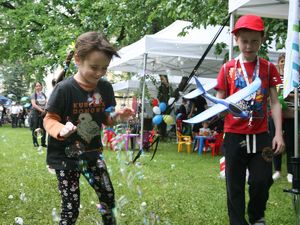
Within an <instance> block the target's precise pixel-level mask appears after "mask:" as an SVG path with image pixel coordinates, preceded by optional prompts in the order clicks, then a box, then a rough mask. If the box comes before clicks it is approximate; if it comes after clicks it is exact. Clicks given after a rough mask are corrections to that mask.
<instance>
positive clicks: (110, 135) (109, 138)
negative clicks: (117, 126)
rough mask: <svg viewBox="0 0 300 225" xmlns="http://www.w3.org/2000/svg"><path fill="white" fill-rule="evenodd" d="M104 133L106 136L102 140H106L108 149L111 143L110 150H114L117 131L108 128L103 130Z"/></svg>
mask: <svg viewBox="0 0 300 225" xmlns="http://www.w3.org/2000/svg"><path fill="white" fill-rule="evenodd" d="M103 134H104V137H103V139H102V142H103V143H104V142H105V145H106V149H107V148H108V145H109V148H110V150H113V146H112V141H113V138H114V137H115V136H116V133H115V132H114V130H113V129H111V128H108V129H106V130H104V131H103Z"/></svg>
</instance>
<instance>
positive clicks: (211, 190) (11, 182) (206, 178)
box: [0, 127, 294, 225]
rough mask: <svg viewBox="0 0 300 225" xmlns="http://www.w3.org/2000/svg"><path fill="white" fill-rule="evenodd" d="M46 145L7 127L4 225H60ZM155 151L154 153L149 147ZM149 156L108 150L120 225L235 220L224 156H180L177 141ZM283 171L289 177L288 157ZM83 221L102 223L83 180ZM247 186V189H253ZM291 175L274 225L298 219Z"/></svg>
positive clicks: (0, 170)
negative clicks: (222, 169) (134, 157)
mask: <svg viewBox="0 0 300 225" xmlns="http://www.w3.org/2000/svg"><path fill="white" fill-rule="evenodd" d="M45 151H46V149H43V151H42V152H39V151H38V150H37V148H34V147H33V145H32V140H31V133H30V130H29V129H28V128H16V129H12V128H10V127H0V181H1V185H0V224H1V225H9V224H15V218H16V217H21V218H22V219H23V221H24V225H25V224H26V225H46V224H57V222H55V219H53V216H52V210H53V208H56V209H57V211H58V212H59V208H60V197H59V194H58V191H57V182H56V177H55V175H52V174H50V173H49V172H48V171H47V169H46V164H45V156H46V153H45ZM150 153H151V154H152V152H150ZM150 153H145V154H144V155H143V156H142V158H141V159H140V160H139V163H137V164H136V165H130V166H128V165H126V162H127V161H128V160H129V157H130V154H129V152H125V151H122V152H113V151H105V159H106V162H107V166H108V168H109V172H110V176H111V179H112V182H113V184H114V187H115V192H116V201H117V210H116V213H117V218H118V224H120V225H125V224H129V225H138V224H145V225H151V224H165V225H188V224H191V225H213V224H216V225H226V224H229V223H228V217H227V207H226V192H225V181H224V180H223V179H220V178H219V177H218V175H219V159H220V157H215V158H212V157H211V155H210V154H207V155H203V156H198V154H196V153H192V154H190V155H188V154H187V153H185V152H182V153H180V154H179V153H177V145H176V143H171V142H168V143H160V144H159V149H158V152H157V154H156V156H155V158H154V160H153V161H150V158H151V155H150ZM283 169H284V171H283V173H284V174H286V166H285V162H284V165H283ZM80 188H81V209H80V215H79V218H78V221H77V224H79V225H90V224H101V222H100V221H101V217H100V215H99V214H98V212H97V210H96V204H97V197H96V195H95V193H94V192H93V190H92V188H90V187H89V184H88V183H87V181H86V180H85V179H84V178H81V185H80ZM246 188H247V187H246ZM284 188H290V184H288V183H287V181H286V179H285V178H284V179H283V178H282V179H281V180H279V181H278V182H276V183H275V184H274V185H273V186H272V188H271V192H270V198H269V201H268V205H267V211H266V220H267V222H268V224H271V225H292V224H294V212H293V207H292V198H291V196H289V195H288V194H286V193H284V192H283V191H282V190H283V189H284Z"/></svg>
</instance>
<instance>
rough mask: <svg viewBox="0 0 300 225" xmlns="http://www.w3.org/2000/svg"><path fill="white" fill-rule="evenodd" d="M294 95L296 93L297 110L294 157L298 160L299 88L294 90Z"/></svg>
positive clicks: (295, 114)
mask: <svg viewBox="0 0 300 225" xmlns="http://www.w3.org/2000/svg"><path fill="white" fill-rule="evenodd" d="M294 93H295V98H294V105H295V110H294V121H295V125H294V131H295V134H294V138H295V140H294V141H295V149H294V157H295V158H298V157H299V143H298V128H299V127H298V126H299V124H298V121H299V118H298V110H299V104H298V102H299V96H298V94H299V93H298V88H295V89H294Z"/></svg>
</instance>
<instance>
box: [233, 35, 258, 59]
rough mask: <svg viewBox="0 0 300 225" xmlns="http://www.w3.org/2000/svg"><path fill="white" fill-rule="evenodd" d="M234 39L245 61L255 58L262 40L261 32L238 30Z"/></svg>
mask: <svg viewBox="0 0 300 225" xmlns="http://www.w3.org/2000/svg"><path fill="white" fill-rule="evenodd" d="M235 41H236V43H237V44H238V46H239V49H240V51H241V53H242V56H243V59H244V60H245V61H246V62H247V61H248V62H252V61H254V60H255V58H256V55H257V52H258V50H259V48H260V46H261V44H262V42H263V37H262V34H261V32H259V31H253V30H241V31H238V32H237V34H236V36H235Z"/></svg>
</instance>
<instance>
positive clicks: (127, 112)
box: [104, 108, 134, 126]
mask: <svg viewBox="0 0 300 225" xmlns="http://www.w3.org/2000/svg"><path fill="white" fill-rule="evenodd" d="M133 115H134V111H133V110H132V109H130V108H124V109H120V110H118V111H117V112H114V113H112V114H109V113H107V115H106V121H105V122H104V124H105V125H107V126H113V125H115V124H116V123H118V122H122V121H125V120H127V119H128V118H129V117H130V116H133Z"/></svg>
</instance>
